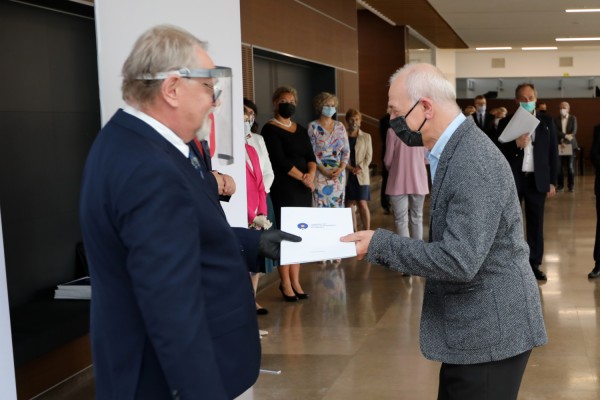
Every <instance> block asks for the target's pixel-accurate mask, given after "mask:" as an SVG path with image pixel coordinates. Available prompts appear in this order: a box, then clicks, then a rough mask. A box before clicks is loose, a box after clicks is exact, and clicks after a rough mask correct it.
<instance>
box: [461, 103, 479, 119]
mask: <svg viewBox="0 0 600 400" xmlns="http://www.w3.org/2000/svg"><path fill="white" fill-rule="evenodd" d="M475 111H477V109H476V108H475V106H466V107H465V109H464V110H463V114H464V116H465V117H473V114H475Z"/></svg>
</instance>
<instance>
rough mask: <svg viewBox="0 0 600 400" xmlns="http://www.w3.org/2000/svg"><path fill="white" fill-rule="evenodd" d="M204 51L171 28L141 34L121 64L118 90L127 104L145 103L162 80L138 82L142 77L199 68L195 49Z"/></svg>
mask: <svg viewBox="0 0 600 400" xmlns="http://www.w3.org/2000/svg"><path fill="white" fill-rule="evenodd" d="M198 48H201V49H206V42H203V41H201V40H200V39H198V38H196V37H195V36H194V35H192V34H191V33H189V32H187V31H186V30H183V29H181V28H179V27H176V26H172V25H158V26H155V27H153V28H151V29H149V30H147V31H146V32H144V33H143V34H142V36H140V37H139V38H138V40H137V41H136V42H135V44H134V45H133V49H132V50H131V53H130V54H129V56H128V57H127V60H125V63H124V64H123V69H122V70H121V73H122V74H123V82H122V84H121V91H122V95H123V100H125V101H126V102H128V103H137V104H146V103H149V102H151V101H152V100H153V99H154V96H155V95H156V93H157V92H158V91H159V90H160V86H161V84H162V82H163V81H162V80H141V79H139V77H140V76H141V75H143V74H150V75H154V74H156V73H158V72H166V71H172V70H176V69H180V68H190V69H193V68H200V67H201V66H200V65H197V64H198V56H197V54H196V50H197V49H198Z"/></svg>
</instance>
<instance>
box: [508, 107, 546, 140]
mask: <svg viewBox="0 0 600 400" xmlns="http://www.w3.org/2000/svg"><path fill="white" fill-rule="evenodd" d="M539 123H540V120H539V119H537V118H536V117H534V116H533V114H531V113H528V112H527V111H526V110H525V109H524V108H523V107H521V106H519V108H518V109H517V111H516V112H515V115H513V117H512V118H511V119H510V121H509V122H508V125H506V128H504V130H503V131H502V135H500V137H499V138H498V141H499V142H500V143H507V142H512V141H513V140H515V139H516V138H518V137H519V136H521V135H523V134H524V133H527V132H529V134H530V135H531V133H533V131H534V130H535V128H536V127H537V126H538V124H539Z"/></svg>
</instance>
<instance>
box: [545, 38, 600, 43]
mask: <svg viewBox="0 0 600 400" xmlns="http://www.w3.org/2000/svg"><path fill="white" fill-rule="evenodd" d="M555 40H556V41H557V42H586V41H594V40H600V37H579V38H577V37H576V38H558V37H557V38H556V39H555Z"/></svg>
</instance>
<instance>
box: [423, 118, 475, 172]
mask: <svg viewBox="0 0 600 400" xmlns="http://www.w3.org/2000/svg"><path fill="white" fill-rule="evenodd" d="M465 119H466V118H465V116H464V115H463V114H462V113H458V115H457V116H456V118H454V120H453V121H452V122H451V123H450V125H448V127H447V128H446V130H444V132H443V133H442V136H440V138H439V139H438V140H437V142H435V145H434V146H433V148H432V149H431V151H428V152H427V160H429V169H430V170H431V182H432V183H433V180H434V178H435V171H437V166H438V162H439V161H440V157H441V156H442V152H443V151H444V148H445V147H446V144H447V143H448V141H449V140H450V138H451V137H452V135H453V134H454V132H455V131H456V129H457V128H458V127H459V125H460V124H462V123H463V121H464V120H465Z"/></svg>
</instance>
